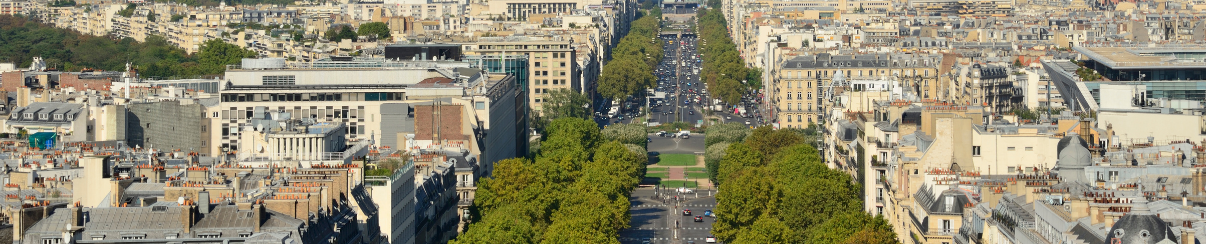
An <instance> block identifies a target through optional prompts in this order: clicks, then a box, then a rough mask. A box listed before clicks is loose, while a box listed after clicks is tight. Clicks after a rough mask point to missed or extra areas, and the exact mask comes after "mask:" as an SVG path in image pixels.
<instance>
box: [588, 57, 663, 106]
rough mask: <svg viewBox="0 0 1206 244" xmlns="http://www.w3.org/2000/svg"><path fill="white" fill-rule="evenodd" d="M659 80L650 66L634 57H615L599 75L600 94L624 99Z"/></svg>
mask: <svg viewBox="0 0 1206 244" xmlns="http://www.w3.org/2000/svg"><path fill="white" fill-rule="evenodd" d="M656 82H657V79H656V78H655V77H654V76H653V71H652V70H651V69H650V68H649V66H647V65H645V64H644V63H640V61H638V60H633V59H615V60H612V61H611V62H608V63H607V64H606V65H604V66H603V74H602V75H600V76H599V87H598V90H599V94H600V95H603V96H604V97H607V98H611V99H615V100H623V99H625V98H627V97H628V96H632V95H636V94H637V92H639V91H643V90H644V89H646V88H649V87H652V86H653V85H655V83H656Z"/></svg>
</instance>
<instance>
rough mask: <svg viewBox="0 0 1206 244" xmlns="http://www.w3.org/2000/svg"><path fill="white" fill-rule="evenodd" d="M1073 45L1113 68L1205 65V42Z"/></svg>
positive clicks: (1079, 50)
mask: <svg viewBox="0 0 1206 244" xmlns="http://www.w3.org/2000/svg"><path fill="white" fill-rule="evenodd" d="M1073 49H1074V50H1076V51H1077V52H1080V53H1081V54H1084V55H1085V56H1088V57H1089V58H1090V59H1093V60H1094V61H1097V62H1098V63H1101V64H1104V65H1106V66H1108V67H1110V68H1111V69H1199V68H1201V69H1206V46H1183V47H1074V48H1073Z"/></svg>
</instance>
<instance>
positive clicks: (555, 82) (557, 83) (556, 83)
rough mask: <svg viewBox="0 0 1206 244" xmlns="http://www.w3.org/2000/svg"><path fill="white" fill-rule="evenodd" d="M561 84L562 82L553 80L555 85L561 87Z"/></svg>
mask: <svg viewBox="0 0 1206 244" xmlns="http://www.w3.org/2000/svg"><path fill="white" fill-rule="evenodd" d="M559 83H561V80H553V85H559Z"/></svg>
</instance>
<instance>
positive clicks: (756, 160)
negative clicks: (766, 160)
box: [715, 143, 762, 185]
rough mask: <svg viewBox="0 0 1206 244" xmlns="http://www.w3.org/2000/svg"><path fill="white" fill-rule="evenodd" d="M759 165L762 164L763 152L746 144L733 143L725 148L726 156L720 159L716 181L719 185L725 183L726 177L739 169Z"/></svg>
mask: <svg viewBox="0 0 1206 244" xmlns="http://www.w3.org/2000/svg"><path fill="white" fill-rule="evenodd" d="M758 166H762V154H760V153H758V151H754V150H753V149H751V148H750V147H749V146H746V145H745V144H741V143H734V144H731V145H729V148H728V149H725V154H724V158H723V159H721V160H720V166H719V167H718V169H717V171H718V172H717V174H716V181H715V182H716V184H717V185H724V183H725V182H726V179H728V178H729V177H731V175H732V174H734V173H736V172H737V171H741V170H744V169H748V168H754V167H758Z"/></svg>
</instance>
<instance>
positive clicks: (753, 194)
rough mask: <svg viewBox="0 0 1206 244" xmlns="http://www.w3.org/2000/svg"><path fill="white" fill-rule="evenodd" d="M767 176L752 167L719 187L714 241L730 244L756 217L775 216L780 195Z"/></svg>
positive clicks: (762, 170)
mask: <svg viewBox="0 0 1206 244" xmlns="http://www.w3.org/2000/svg"><path fill="white" fill-rule="evenodd" d="M730 150H732V148H730ZM770 175H771V172H769V171H768V170H765V169H764V168H761V167H753V168H749V169H743V170H741V171H739V172H735V173H733V174H732V175H730V176H729V177H732V179H733V180H732V182H730V183H728V184H724V185H722V187H723V189H721V191H720V192H719V193H717V194H716V203H717V205H716V209H715V212H716V216H717V217H716V222H715V223H713V224H712V233H713V234H714V235H715V236H716V239H719V241H721V242H724V243H732V242H733V241H734V240H736V239H737V237H738V233H742V232H747V231H749V230H748V228H749V227H750V226H751V225H753V224H754V223H755V222H756V221H758V219H759V218H763V217H768V216H774V213H775V211H776V210H775V208H776V207H777V206H779V200H780V196H779V194H780V192H779V189H777V188H775V187H774V184H773V183H774V177H770Z"/></svg>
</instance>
